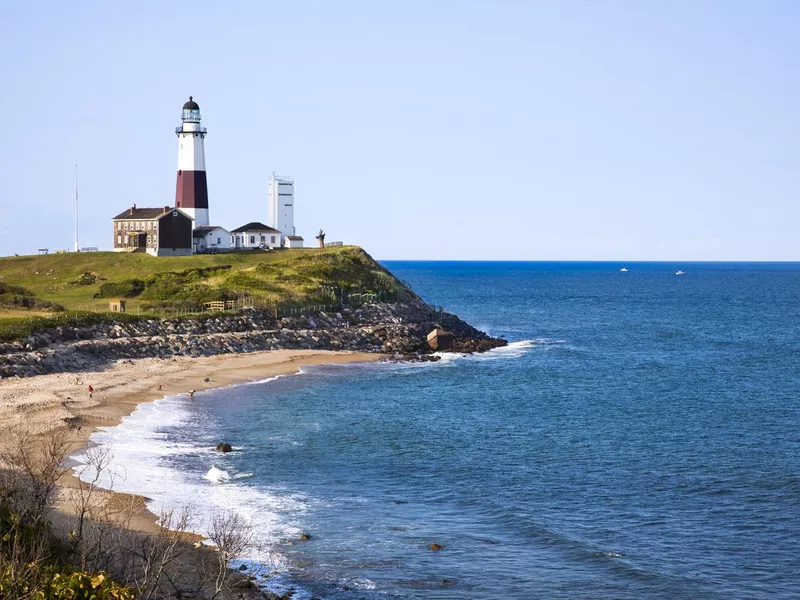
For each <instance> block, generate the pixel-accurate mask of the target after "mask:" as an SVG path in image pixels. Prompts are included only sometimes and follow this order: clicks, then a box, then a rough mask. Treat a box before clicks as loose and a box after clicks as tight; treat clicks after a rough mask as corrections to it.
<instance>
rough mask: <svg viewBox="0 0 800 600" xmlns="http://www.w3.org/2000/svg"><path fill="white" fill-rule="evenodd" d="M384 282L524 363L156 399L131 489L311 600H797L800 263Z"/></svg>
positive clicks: (133, 431)
mask: <svg viewBox="0 0 800 600" xmlns="http://www.w3.org/2000/svg"><path fill="white" fill-rule="evenodd" d="M386 266H387V267H388V268H389V269H391V270H392V271H393V272H394V273H395V274H396V275H398V276H399V277H401V278H402V279H404V280H406V281H408V282H409V283H410V284H411V285H413V287H414V288H415V289H416V290H417V291H418V292H419V293H420V294H421V295H422V296H423V297H424V298H425V299H426V300H427V301H429V302H431V303H435V304H437V305H443V306H444V307H445V309H446V310H448V311H450V312H455V313H457V314H458V315H460V316H461V317H462V318H464V319H465V320H467V321H469V322H470V323H472V324H474V325H476V326H478V327H480V328H483V329H484V330H486V331H488V332H489V333H490V334H492V335H495V336H500V335H502V336H505V337H506V338H507V339H508V340H509V341H510V342H511V344H510V346H509V347H508V348H504V349H500V350H494V351H491V352H489V353H487V354H483V355H476V356H468V357H462V356H448V357H446V358H445V359H444V360H442V361H441V362H438V363H433V364H398V363H389V364H368V365H350V366H327V367H318V368H313V369H308V370H307V371H306V372H304V373H302V374H301V375H298V376H291V377H281V378H278V379H275V380H271V381H264V382H255V383H252V384H246V385H239V386H235V387H228V388H223V389H217V390H210V391H207V392H202V393H198V394H197V395H196V396H195V400H194V401H193V402H190V401H189V400H188V399H187V398H185V397H177V398H166V399H164V400H161V401H158V402H156V403H153V404H148V405H143V406H141V407H140V408H139V409H137V411H136V412H135V413H134V414H133V415H131V416H130V417H128V418H127V419H125V420H124V421H123V423H122V425H120V426H119V427H116V428H113V429H109V430H106V431H104V432H101V433H99V434H97V435H96V436H95V440H96V441H98V442H99V443H101V444H107V445H108V446H109V447H110V448H111V451H112V453H113V454H114V456H115V467H114V468H115V469H117V470H118V473H122V476H121V477H118V478H117V483H116V488H117V489H122V490H125V491H134V492H140V493H146V494H147V495H148V496H149V497H150V498H152V506H153V507H154V508H157V507H159V506H161V505H167V506H181V505H186V504H192V505H193V506H194V507H195V511H196V512H198V513H199V514H200V516H201V517H205V518H206V519H207V518H209V515H210V514H211V512H213V511H220V510H227V509H235V510H237V511H240V512H241V513H243V514H244V515H245V516H246V517H247V518H248V519H250V520H251V521H252V522H253V524H254V527H255V530H256V533H257V539H258V540H259V541H260V542H263V543H264V544H265V547H266V550H265V553H262V554H259V555H258V556H255V555H253V556H252V557H251V558H253V559H258V560H261V561H263V562H265V563H267V564H268V565H269V567H270V568H271V569H272V568H275V569H277V570H278V571H279V573H280V574H279V575H276V576H273V577H272V585H273V586H277V587H278V588H281V586H283V589H286V588H287V587H293V588H295V589H296V590H298V592H297V595H296V597H297V598H310V597H312V596H316V597H319V598H327V599H332V600H350V599H356V598H358V599H367V600H377V599H389V598H418V599H463V598H509V599H511V598H520V599H523V598H689V597H692V598H790V597H800V264H797V263H790V264H749V263H720V264H716V263H690V264H680V265H679V264H675V265H672V264H665V263H629V264H627V265H623V264H622V263H619V264H617V263H513V262H512V263H496V262H488V263H484V262H479V263H475V262H387V263H386ZM622 266H627V267H628V269H629V271H628V272H625V273H623V272H620V270H619V269H620V268H621V267H622ZM678 269H683V270H684V271H686V274H685V275H682V276H676V275H675V272H676V271H677V270H678ZM223 439H224V440H226V441H229V442H231V443H232V444H234V447H235V451H234V452H233V453H231V454H229V455H224V456H223V455H220V454H219V453H216V452H214V451H213V446H214V445H215V444H216V443H217V442H218V441H220V440H223ZM197 526H198V527H199V528H201V529H202V518H201V522H200V523H198V525H197ZM300 532H308V533H310V534H311V536H312V537H311V539H310V540H308V541H303V542H301V541H297V537H298V535H299V533H300ZM289 540H294V542H293V543H292V544H288V543H285V542H287V541H289ZM434 542H435V543H438V544H440V545H441V546H442V548H443V549H442V550H441V551H438V552H435V551H431V550H429V545H430V544H431V543H434Z"/></svg>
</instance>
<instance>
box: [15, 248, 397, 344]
mask: <svg viewBox="0 0 800 600" xmlns="http://www.w3.org/2000/svg"><path fill="white" fill-rule="evenodd" d="M4 284H5V286H6V289H12V290H16V291H14V293H15V294H16V296H17V297H19V296H20V295H21V294H22V292H19V290H18V289H17V288H23V289H24V294H25V297H26V298H27V300H26V303H28V304H30V307H28V308H30V309H34V308H36V309H37V313H39V315H41V311H42V308H45V309H46V307H48V306H50V305H51V304H52V305H57V306H58V307H64V308H65V309H66V310H67V311H70V312H68V313H66V314H65V315H63V316H62V315H58V316H56V315H54V316H53V317H50V316H33V315H31V316H28V315H26V314H25V313H24V310H20V309H24V308H26V307H20V306H19V305H18V303H17V304H14V305H8V308H9V309H14V310H13V311H12V314H16V313H20V314H21V316H8V317H6V318H2V319H0V339H4V340H8V339H19V338H20V337H24V335H21V333H23V332H28V333H26V334H25V335H29V334H30V333H31V332H34V331H38V330H41V329H45V328H48V327H49V326H50V325H51V323H53V324H54V325H52V326H57V325H58V324H63V323H62V322H61V321H59V319H69V318H72V319H73V320H74V319H78V320H81V319H84V318H89V317H86V316H82V315H81V314H76V311H79V312H80V311H84V312H86V311H103V310H107V309H108V298H113V297H126V298H128V300H127V309H128V312H129V313H131V312H135V313H140V312H141V313H148V312H151V313H152V312H155V313H156V314H158V313H159V311H161V310H162V309H167V310H168V309H170V308H172V309H197V308H200V307H202V304H203V302H210V301H213V300H229V299H234V298H237V297H241V296H250V297H253V298H256V299H257V300H258V302H257V305H276V304H281V305H287V304H288V305H302V304H329V303H331V302H332V301H333V298H334V296H338V295H339V294H340V293H341V290H343V291H344V293H348V292H368V293H375V292H386V293H388V294H391V295H393V296H394V297H400V298H402V297H403V296H404V294H407V293H408V291H407V290H406V288H405V287H404V286H403V285H402V284H401V283H400V282H399V281H397V280H396V279H395V278H394V277H393V276H392V275H391V274H390V273H389V272H388V271H387V270H386V269H384V268H383V267H381V266H380V265H379V264H378V263H377V262H375V261H374V260H373V259H372V257H370V256H369V255H368V254H367V253H366V252H364V251H363V250H362V249H361V248H358V247H356V246H343V247H338V248H325V249H311V248H304V249H300V248H297V249H290V250H280V251H271V252H261V251H253V252H237V253H230V254H205V255H197V256H180V257H154V256H150V255H147V254H124V253H115V252H91V253H88V252H83V253H77V254H76V253H65V254H50V255H45V256H19V257H8V258H0V286H3V285H4ZM8 286H15V287H14V288H9V287H8ZM334 288H335V292H334V291H333V289H334ZM48 303H50V304H48ZM7 314H8V313H7ZM103 318H109V317H108V316H103ZM4 332H5V333H4Z"/></svg>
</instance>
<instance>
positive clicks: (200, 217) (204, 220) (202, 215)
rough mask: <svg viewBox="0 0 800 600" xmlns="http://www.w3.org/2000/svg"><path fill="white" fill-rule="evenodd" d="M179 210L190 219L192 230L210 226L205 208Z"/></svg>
mask: <svg viewBox="0 0 800 600" xmlns="http://www.w3.org/2000/svg"><path fill="white" fill-rule="evenodd" d="M181 210H182V211H183V212H185V213H186V214H187V215H189V216H190V217H191V218H192V221H194V223H193V224H192V228H193V229H197V228H198V227H205V226H207V225H211V223H210V222H209V220H208V209H207V208H183V207H181Z"/></svg>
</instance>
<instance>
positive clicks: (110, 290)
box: [94, 279, 145, 298]
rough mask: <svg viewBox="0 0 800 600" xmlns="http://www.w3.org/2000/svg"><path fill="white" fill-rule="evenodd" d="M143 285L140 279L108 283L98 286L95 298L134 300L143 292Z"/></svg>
mask: <svg viewBox="0 0 800 600" xmlns="http://www.w3.org/2000/svg"><path fill="white" fill-rule="evenodd" d="M144 288H145V284H144V281H142V280H141V279H124V280H123V281H109V282H108V283H104V284H103V285H101V286H100V290H99V291H98V292H97V293H96V294H95V296H94V297H95V298H135V297H136V296H138V295H139V294H141V293H142V292H143V291H144Z"/></svg>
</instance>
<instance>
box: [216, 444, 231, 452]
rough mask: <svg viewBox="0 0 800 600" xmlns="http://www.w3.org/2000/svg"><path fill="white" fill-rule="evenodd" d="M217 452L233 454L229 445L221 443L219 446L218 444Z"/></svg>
mask: <svg viewBox="0 0 800 600" xmlns="http://www.w3.org/2000/svg"><path fill="white" fill-rule="evenodd" d="M217 451H218V452H232V451H233V448H232V447H231V445H230V444H228V443H225V442H220V443H219V444H217Z"/></svg>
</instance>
